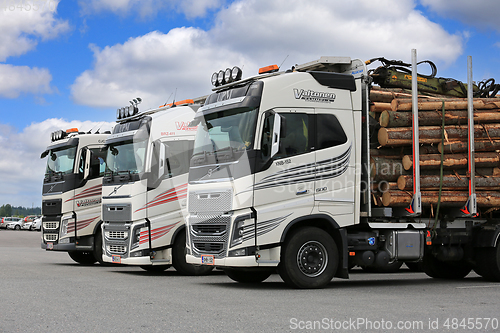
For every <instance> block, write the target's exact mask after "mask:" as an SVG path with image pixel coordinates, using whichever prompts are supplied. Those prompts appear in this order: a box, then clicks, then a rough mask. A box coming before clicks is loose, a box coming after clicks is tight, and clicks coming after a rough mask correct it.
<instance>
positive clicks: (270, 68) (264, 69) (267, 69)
mask: <svg viewBox="0 0 500 333" xmlns="http://www.w3.org/2000/svg"><path fill="white" fill-rule="evenodd" d="M279 69H280V68H279V67H278V65H271V66H266V67H262V68H259V74H265V73H273V72H277V71H278V70H279Z"/></svg>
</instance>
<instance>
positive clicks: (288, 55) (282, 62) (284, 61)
mask: <svg viewBox="0 0 500 333" xmlns="http://www.w3.org/2000/svg"><path fill="white" fill-rule="evenodd" d="M288 56H289V54H287V55H286V57H285V60H283V61H282V62H281V65H280V67H278V69H280V68H281V66H283V63H284V62H285V61H286V59H288Z"/></svg>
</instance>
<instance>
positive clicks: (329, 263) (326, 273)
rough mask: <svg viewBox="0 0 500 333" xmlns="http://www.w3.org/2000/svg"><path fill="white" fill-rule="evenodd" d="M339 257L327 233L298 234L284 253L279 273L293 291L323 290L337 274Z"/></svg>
mask: <svg viewBox="0 0 500 333" xmlns="http://www.w3.org/2000/svg"><path fill="white" fill-rule="evenodd" d="M338 264H339V254H338V250H337V246H336V244H335V241H334V240H333V238H332V237H331V236H330V235H329V234H328V233H327V232H326V231H324V230H322V229H319V228H316V227H304V228H300V229H297V230H295V231H294V232H293V233H292V234H291V235H290V237H289V238H287V240H286V241H285V244H284V246H283V248H282V249H281V262H280V264H279V266H278V272H279V274H280V276H281V278H282V279H283V281H285V283H286V284H287V285H289V286H291V287H294V288H323V287H325V286H326V285H327V284H328V283H330V281H331V280H332V278H333V276H334V275H335V273H336V272H337V267H338Z"/></svg>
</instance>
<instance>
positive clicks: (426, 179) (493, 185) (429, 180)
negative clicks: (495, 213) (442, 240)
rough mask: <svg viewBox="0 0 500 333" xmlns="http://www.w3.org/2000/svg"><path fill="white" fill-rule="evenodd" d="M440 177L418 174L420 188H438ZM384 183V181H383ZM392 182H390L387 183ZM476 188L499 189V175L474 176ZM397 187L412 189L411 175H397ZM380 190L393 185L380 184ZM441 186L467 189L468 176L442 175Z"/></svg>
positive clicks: (385, 190)
mask: <svg viewBox="0 0 500 333" xmlns="http://www.w3.org/2000/svg"><path fill="white" fill-rule="evenodd" d="M440 179H441V177H440V176H438V175H423V176H420V188H421V189H422V190H426V191H429V190H432V191H435V190H438V189H439V183H440ZM384 184H385V183H384ZM387 184H392V183H387ZM475 184H476V190H478V191H483V190H485V191H487V190H492V191H493V190H495V191H499V190H500V177H499V176H494V177H487V178H485V177H481V176H476V178H475ZM397 187H398V189H399V190H406V191H411V190H412V189H413V176H410V175H402V176H399V177H398V181H397ZM380 188H381V192H387V190H393V189H394V187H393V186H387V185H382V186H380ZM443 188H445V189H447V190H450V191H467V190H468V189H469V178H468V177H466V176H459V175H455V174H446V175H444V176H443Z"/></svg>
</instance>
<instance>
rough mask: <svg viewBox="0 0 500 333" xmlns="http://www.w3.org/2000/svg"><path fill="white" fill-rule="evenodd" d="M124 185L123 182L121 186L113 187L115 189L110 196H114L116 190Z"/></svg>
mask: <svg viewBox="0 0 500 333" xmlns="http://www.w3.org/2000/svg"><path fill="white" fill-rule="evenodd" d="M122 186H123V184H121V185H120V186H117V187H115V188H114V189H113V191H112V192H111V193H110V194H109V196H112V195H113V194H116V192H117V191H118V190H119V189H120V188H121V187H122Z"/></svg>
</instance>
